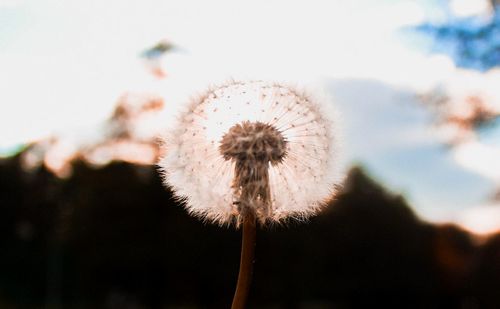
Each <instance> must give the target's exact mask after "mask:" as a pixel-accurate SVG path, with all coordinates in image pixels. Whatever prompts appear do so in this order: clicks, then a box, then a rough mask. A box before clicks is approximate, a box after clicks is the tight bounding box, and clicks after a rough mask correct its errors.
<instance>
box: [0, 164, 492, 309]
mask: <svg viewBox="0 0 500 309" xmlns="http://www.w3.org/2000/svg"><path fill="white" fill-rule="evenodd" d="M257 238H258V239H257V248H256V250H257V251H256V262H255V274H254V281H253V285H252V291H251V295H250V299H251V300H250V308H377V307H380V308H500V234H497V235H494V236H492V237H490V238H488V239H487V240H485V241H483V242H481V243H478V242H477V241H476V240H475V239H474V238H473V237H472V235H469V234H468V233H467V232H465V231H463V230H461V229H460V228H458V227H455V226H451V225H449V226H435V225H431V224H428V223H425V222H423V221H421V220H419V219H418V218H417V217H416V216H415V215H414V214H413V213H412V211H411V209H410V208H409V207H408V205H407V204H406V202H405V201H404V199H403V198H402V197H401V196H396V195H393V194H390V193H387V191H386V190H384V189H383V188H382V187H381V186H380V185H378V184H377V183H375V182H374V181H373V180H371V179H370V178H368V177H367V176H366V174H365V173H364V172H363V170H362V169H360V168H355V169H353V170H352V171H351V172H350V175H349V177H348V181H347V183H346V186H345V188H344V191H343V193H342V194H341V195H340V196H339V197H338V198H337V200H336V201H335V202H333V203H332V205H331V206H330V207H328V208H327V209H326V210H325V211H324V212H323V213H322V214H321V215H319V216H317V217H315V218H313V219H312V220H311V221H310V222H308V223H307V224H304V223H297V222H295V223H294V222H292V223H290V224H289V225H288V226H286V227H281V226H274V227H270V228H267V229H265V230H262V229H261V230H259V231H258V235H257ZM239 250H240V232H239V231H235V230H234V229H232V228H220V227H217V226H213V225H209V224H204V223H202V222H200V221H198V220H197V219H195V218H192V217H190V216H188V214H187V213H186V212H185V211H184V209H182V207H180V206H179V205H177V204H176V203H175V202H174V201H173V200H172V198H171V194H170V193H169V192H168V191H167V190H165V189H164V187H163V186H162V185H161V181H160V179H159V176H158V174H157V172H156V171H155V168H154V167H144V166H142V167H141V166H134V165H130V164H126V163H114V164H111V165H108V166H107V167H105V168H101V169H95V168H92V167H89V166H87V165H85V163H82V162H76V163H75V166H74V172H73V175H72V176H71V177H70V178H68V179H66V180H62V179H59V178H57V177H55V176H53V175H52V174H51V173H49V172H47V171H46V170H44V169H43V168H40V169H38V170H35V171H32V172H26V171H24V170H22V169H21V167H20V164H19V156H16V157H13V158H10V159H4V160H2V161H0V308H228V307H229V305H230V303H231V299H232V294H233V289H234V286H235V282H236V277H237V271H238V263H239V254H240V253H239Z"/></svg>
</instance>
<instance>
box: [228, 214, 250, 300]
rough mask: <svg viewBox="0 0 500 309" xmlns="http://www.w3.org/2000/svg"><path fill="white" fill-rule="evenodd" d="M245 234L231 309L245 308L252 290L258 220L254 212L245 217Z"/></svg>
mask: <svg viewBox="0 0 500 309" xmlns="http://www.w3.org/2000/svg"><path fill="white" fill-rule="evenodd" d="M242 233H243V236H242V243H241V259H240V272H239V274H238V283H237V284H236V291H235V292H234V298H233V304H232V305H231V309H244V308H245V304H246V301H247V298H248V292H249V291H250V284H251V282H252V273H253V263H254V252H255V236H256V220H255V215H254V214H253V213H252V212H250V211H249V212H247V213H246V216H245V217H244V219H243V232H242Z"/></svg>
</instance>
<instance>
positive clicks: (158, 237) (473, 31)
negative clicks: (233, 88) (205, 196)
mask: <svg viewBox="0 0 500 309" xmlns="http://www.w3.org/2000/svg"><path fill="white" fill-rule="evenodd" d="M499 5H500V3H498V1H496V0H489V1H488V0H418V1H417V0H358V1H352V0H351V1H348V0H335V1H315V0H312V1H307V2H291V1H288V2H287V1H277V0H273V1H266V2H258V1H257V2H255V1H254V2H240V1H229V0H216V1H210V2H203V1H195V0H187V1H152V0H147V1H123V0H122V1H106V2H103V1H93V0H92V1H85V2H82V1H62V0H43V1H35V0H0V104H1V112H0V132H1V133H0V308H227V307H229V305H230V303H231V298H232V294H233V291H234V286H235V283H236V276H237V270H238V263H239V249H240V233H239V231H235V230H234V229H233V228H227V227H225V228H220V227H217V226H212V225H209V224H206V223H203V222H200V221H198V220H196V219H194V218H191V217H189V216H188V215H187V213H186V212H185V211H184V210H183V209H182V207H181V206H180V205H178V203H176V202H175V201H174V200H173V199H172V195H171V192H170V191H169V190H168V189H165V188H164V187H163V186H162V185H161V180H160V178H159V175H158V172H157V169H156V167H155V165H154V164H155V162H156V160H157V158H158V156H159V155H161V154H160V151H159V149H158V138H157V136H158V135H159V134H161V132H162V131H163V130H165V128H167V127H168V126H169V125H170V123H171V122H172V120H173V119H174V117H175V115H176V113H177V111H178V110H179V107H180V106H181V105H182V104H183V103H184V102H186V101H187V100H188V99H189V97H190V96H192V95H195V94H197V93H200V92H202V91H203V90H204V89H206V88H207V86H209V85H213V84H216V83H219V82H221V81H225V80H228V79H231V78H234V79H265V80H278V81H282V82H290V83H294V84H297V85H299V86H306V87H309V88H311V89H317V90H320V91H323V92H326V93H327V94H328V95H330V96H331V97H332V98H333V103H332V104H334V105H335V107H336V108H337V110H338V111H339V114H340V115H341V118H340V121H341V122H342V123H341V127H342V136H343V140H344V149H342V151H343V153H344V157H343V160H342V162H339V164H340V165H342V167H343V169H344V171H345V173H346V175H347V177H346V182H345V184H344V187H343V190H342V192H341V193H340V194H339V196H338V197H337V199H336V200H335V201H334V202H332V204H331V205H329V207H328V208H327V209H325V211H324V212H323V213H322V214H320V215H319V216H317V217H315V218H313V219H312V220H311V221H310V222H309V223H307V224H304V223H298V222H291V223H290V224H289V225H288V226H286V227H285V226H273V227H269V228H267V229H263V230H260V231H259V232H258V241H257V252H256V262H255V265H256V266H255V273H254V282H253V285H252V291H251V296H250V307H251V308H368V307H371V306H375V305H379V306H382V307H386V308H500V293H499V291H500V69H499V66H500V6H499Z"/></svg>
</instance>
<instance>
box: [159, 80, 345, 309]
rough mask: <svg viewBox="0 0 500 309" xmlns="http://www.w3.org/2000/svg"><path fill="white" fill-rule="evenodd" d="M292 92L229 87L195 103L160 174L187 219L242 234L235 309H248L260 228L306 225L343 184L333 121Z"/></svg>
mask: <svg viewBox="0 0 500 309" xmlns="http://www.w3.org/2000/svg"><path fill="white" fill-rule="evenodd" d="M328 107H329V106H328V105H327V103H326V102H324V101H323V100H318V99H315V98H313V97H312V96H310V95H307V94H305V93H304V92H301V91H298V90H296V89H294V88H293V87H288V86H283V85H279V84H274V83H266V82H263V81H249V82H230V83H227V84H224V85H221V86H218V87H214V88H212V89H210V90H208V91H207V92H206V93H204V94H203V95H201V96H199V97H198V98H196V99H194V100H192V101H191V103H190V104H188V106H187V108H186V110H185V111H183V112H182V113H181V115H180V117H179V119H178V123H177V124H176V126H175V127H174V129H173V130H170V132H168V133H167V134H166V135H165V136H164V137H163V141H164V145H163V148H164V151H165V156H164V157H163V158H162V159H161V160H160V162H159V166H160V169H161V170H162V172H163V175H164V181H165V184H166V185H168V186H170V187H171V188H172V189H173V190H174V193H175V195H176V196H177V197H178V198H179V199H181V200H182V201H184V203H185V207H186V209H187V210H188V212H189V213H190V214H192V215H194V216H197V217H200V218H203V219H205V220H208V221H212V222H215V223H218V224H221V225H222V224H231V223H235V225H236V226H237V227H240V226H243V244H242V257H241V264H240V276H239V277H238V284H237V291H236V294H235V299H234V301H233V308H242V307H243V305H244V303H245V298H246V294H247V292H248V286H249V282H250V277H251V269H252V260H253V247H254V243H255V226H256V222H259V223H260V224H262V225H263V224H266V223H273V222H281V221H283V220H285V219H287V218H297V219H304V218H307V217H309V216H311V215H313V214H315V213H316V212H317V211H318V210H319V209H321V208H322V207H323V206H324V205H326V203H327V202H328V201H329V200H330V199H331V197H332V196H333V195H334V193H335V190H336V188H337V186H336V185H337V184H338V183H339V181H340V174H339V172H338V162H337V153H338V137H337V136H338V135H337V134H336V133H337V132H336V130H335V128H334V124H335V122H334V121H333V120H332V118H331V117H332V113H331V111H330V110H329V109H328Z"/></svg>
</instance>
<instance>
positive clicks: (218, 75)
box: [0, 0, 500, 229]
mask: <svg viewBox="0 0 500 309" xmlns="http://www.w3.org/2000/svg"><path fill="white" fill-rule="evenodd" d="M437 2H439V1H426V0H423V1H410V0H399V1H396V0H392V1H390V0H357V1H352V0H335V1H318V0H311V1H307V2H306V1H301V2H298V1H296V2H294V1H276V0H270V1H252V2H249V1H233V0H214V1H196V0H183V1H180V0H179V1H153V0H142V1H123V0H121V1H115V0H110V1H94V0H89V1H70V0H65V1H63V0H0V68H1V69H0V104H1V105H0V106H1V112H0V132H2V133H1V135H0V152H1V153H4V154H6V153H9V152H11V151H12V149H16V147H19V145H20V144H23V143H26V142H29V141H34V140H37V139H40V138H44V137H46V136H49V135H53V134H56V135H57V134H59V135H61V134H62V135H64V134H74V135H77V136H80V135H82V136H83V135H88V134H92V133H90V132H93V129H91V128H94V127H96V126H97V125H98V124H100V123H102V122H103V121H104V120H105V119H106V118H108V117H109V114H110V112H111V111H112V110H113V107H114V104H115V102H116V101H117V99H118V98H119V97H120V96H121V95H122V94H123V93H125V92H131V93H134V92H137V93H151V94H158V95H160V96H162V97H164V98H165V102H166V110H167V111H168V112H167V113H166V114H165V122H169V121H170V119H171V117H173V115H175V111H176V110H178V108H179V106H180V105H181V104H182V103H183V102H185V101H186V100H187V99H188V98H189V96H191V95H193V93H197V92H201V91H203V90H204V89H205V88H206V87H207V85H210V84H216V83H218V82H221V81H225V80H228V79H230V78H236V79H265V80H278V81H282V82H289V83H293V84H297V85H299V86H305V87H309V88H312V89H316V90H318V91H319V90H321V91H325V92H327V93H328V94H330V95H331V96H332V97H333V99H334V103H335V105H336V107H337V109H338V110H339V113H340V114H341V115H342V117H341V121H342V126H343V128H344V132H343V136H344V141H345V146H344V152H345V159H344V160H345V162H343V163H342V164H344V165H345V166H346V168H347V167H348V166H350V165H352V164H361V165H363V166H365V167H366V168H367V169H368V171H369V172H370V173H371V174H372V175H373V176H374V177H375V178H376V179H377V180H380V181H382V182H383V183H384V184H385V185H387V187H388V188H389V189H390V190H391V191H393V192H395V193H403V194H404V195H405V197H406V198H407V199H408V200H409V202H410V203H411V204H412V206H413V207H414V209H415V211H416V212H417V213H418V214H419V215H421V216H423V217H424V218H426V219H429V220H434V221H446V220H455V221H460V222H462V223H463V224H465V225H467V226H468V227H470V228H471V229H474V228H477V223H470V222H469V223H468V222H466V221H467V220H469V221H470V220H476V219H470V218H477V217H478V216H479V217H480V219H477V220H479V222H484V220H485V219H482V218H483V217H481V216H480V215H477V214H476V213H475V212H474V211H475V210H478V211H479V212H480V214H483V213H484V212H481V211H482V210H483V209H485V207H487V206H486V205H488V203H490V201H489V200H488V197H489V196H490V195H491V194H493V192H494V190H495V186H496V185H497V183H496V182H495V180H493V179H492V178H491V177H488V175H484V173H481V172H480V171H478V170H477V169H474V167H472V168H471V167H470V166H467V163H466V164H464V163H463V162H465V161H467V162H470V160H462V161H461V160H460V158H459V157H460V156H459V155H457V154H456V153H455V152H453V151H449V150H448V149H446V147H444V146H443V143H442V140H441V139H440V137H439V136H438V135H437V134H436V133H435V132H434V131H433V130H432V126H431V125H430V123H431V122H432V115H431V114H430V113H429V111H428V110H426V109H424V108H422V106H420V105H419V104H418V102H417V101H416V99H415V94H416V93H418V92H421V91H426V90H429V89H431V88H432V87H434V86H435V85H436V84H438V83H439V82H442V81H444V80H449V79H450V78H451V77H452V76H454V75H455V74H456V72H457V70H458V69H457V68H456V67H455V65H454V63H453V61H452V59H450V58H449V57H448V56H446V55H430V54H426V53H424V52H422V51H421V50H419V49H418V48H417V47H418V45H419V44H425V41H420V40H418V38H414V39H412V38H408V37H402V35H401V32H399V29H401V28H403V27H405V26H412V25H417V24H419V23H421V22H423V21H424V20H425V19H426V18H428V17H429V16H431V15H432V16H433V17H436V16H435V15H436V14H438V12H439V11H438V10H436V8H435V7H434V4H432V3H437ZM471 3H475V5H472V4H471ZM485 3H486V2H485V1H479V0H478V1H474V2H472V1H464V0H454V1H452V5H451V8H452V10H453V12H454V13H455V14H456V15H460V16H462V15H463V16H466V15H467V14H475V13H477V12H481V10H485ZM438 17H439V16H438ZM162 39H167V40H169V41H171V42H173V43H174V44H175V45H176V46H179V48H178V49H177V50H176V51H173V52H172V53H169V54H168V55H166V56H165V57H164V58H163V59H162V66H163V67H164V68H165V70H166V72H167V78H165V79H158V78H155V77H154V76H152V75H151V74H149V73H148V71H147V70H145V66H144V62H143V61H142V60H141V59H140V57H139V55H140V54H141V52H143V51H144V50H145V49H146V48H148V47H150V46H153V45H155V44H156V43H157V42H158V41H160V40H162ZM498 135H500V133H499V134H498ZM457 158H458V159H457ZM486 209H487V210H488V211H491V209H490V208H488V207H487V208H486ZM471 213H472V214H471ZM489 216H490V217H491V214H490V215H489ZM464 218H465V219H464ZM477 220H476V221H474V222H477ZM474 224H476V225H474ZM499 224H500V222H499ZM499 226H500V225H499Z"/></svg>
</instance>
